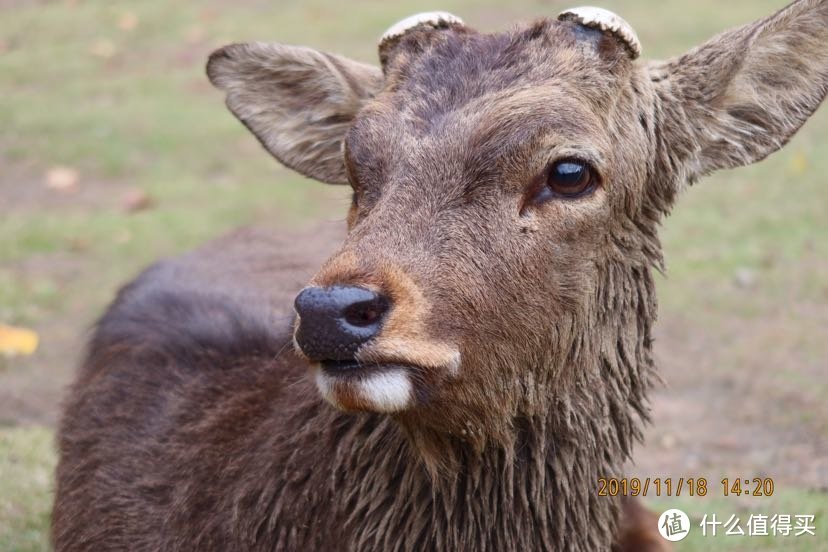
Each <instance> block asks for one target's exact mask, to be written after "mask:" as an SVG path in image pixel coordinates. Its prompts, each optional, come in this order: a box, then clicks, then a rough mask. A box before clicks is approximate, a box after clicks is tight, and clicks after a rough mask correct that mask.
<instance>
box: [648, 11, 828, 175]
mask: <svg viewBox="0 0 828 552" xmlns="http://www.w3.org/2000/svg"><path fill="white" fill-rule="evenodd" d="M649 71H650V76H651V78H652V80H653V81H654V84H655V87H656V92H657V98H658V99H657V106H656V113H657V117H659V118H660V119H661V120H660V121H659V122H658V123H657V124H658V126H659V129H661V130H662V132H663V143H662V147H663V148H664V150H665V151H663V152H662V153H663V154H665V155H668V156H669V157H670V161H669V163H670V165H671V167H672V168H673V169H678V170H679V171H680V172H681V177H682V180H688V181H691V182H692V181H694V180H695V179H697V178H698V177H700V176H703V175H705V174H708V173H710V172H712V171H715V170H718V169H724V168H731V167H738V166H742V165H747V164H750V163H753V162H756V161H759V160H761V159H764V158H765V157H767V156H768V155H770V154H771V153H773V152H775V151H776V150H778V149H779V148H781V147H782V146H783V145H785V144H786V143H787V141H788V140H789V139H790V138H791V136H793V135H794V134H795V133H796V131H797V130H799V128H800V127H801V126H802V124H803V123H804V122H805V121H806V120H807V119H808V117H809V116H810V115H811V114H812V113H813V112H814V111H816V109H817V108H818V107H819V105H820V103H821V102H822V100H823V99H824V98H825V95H826V91H828V1H825V0H798V1H797V2H794V3H793V4H791V5H790V6H788V7H787V8H785V9H783V10H781V11H780V12H778V13H776V14H775V15H772V16H770V17H768V18H766V19H763V20H760V21H757V22H755V23H752V24H749V25H745V26H744V27H740V28H737V29H733V30H731V31H728V32H725V33H723V34H721V35H719V36H717V37H715V38H713V39H712V40H710V41H709V42H707V43H706V44H703V45H702V46H699V47H698V48H695V49H694V50H691V51H690V52H688V53H687V54H685V55H683V56H680V57H678V58H676V59H673V60H669V61H666V62H659V63H654V64H653V65H651V66H650V68H649Z"/></svg>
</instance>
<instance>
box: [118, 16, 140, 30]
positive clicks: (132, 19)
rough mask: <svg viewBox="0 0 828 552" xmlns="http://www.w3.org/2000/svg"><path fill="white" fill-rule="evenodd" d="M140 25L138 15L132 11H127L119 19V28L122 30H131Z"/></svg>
mask: <svg viewBox="0 0 828 552" xmlns="http://www.w3.org/2000/svg"><path fill="white" fill-rule="evenodd" d="M137 26H138V16H137V15H135V14H134V13H132V12H126V13H124V14H123V15H121V17H120V19H118V28H119V29H121V30H122V31H131V30H133V29H134V28H135V27H137Z"/></svg>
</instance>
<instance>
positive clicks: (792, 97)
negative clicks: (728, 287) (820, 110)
mask: <svg viewBox="0 0 828 552" xmlns="http://www.w3.org/2000/svg"><path fill="white" fill-rule="evenodd" d="M825 5H826V4H825V3H818V2H800V3H799V4H798V7H799V9H798V10H795V9H793V8H790V9H788V10H787V11H783V12H780V14H777V16H775V18H776V19H775V20H766V21H762V22H759V23H757V24H754V25H753V26H748V27H745V28H743V29H738V30H736V31H732V32H730V33H728V34H725V35H722V36H720V37H718V38H717V39H714V40H713V41H712V42H710V43H708V44H707V45H705V46H703V47H701V48H700V49H697V50H695V51H693V52H691V53H690V54H688V55H686V56H683V57H682V58H679V59H677V60H674V61H669V62H664V63H660V64H649V65H644V64H641V63H639V62H636V61H635V57H636V56H637V54H638V50H639V46H638V43H637V39H636V38H635V34H634V33H633V31H632V30H631V28H629V26H628V25H627V24H626V23H625V22H623V21H622V20H620V18H618V17H617V16H615V15H613V14H609V13H608V12H602V11H589V10H588V11H578V10H576V11H573V12H565V15H564V16H563V17H562V18H561V19H560V20H542V21H539V22H537V23H535V24H532V25H529V26H525V27H522V28H518V29H516V30H513V31H511V32H508V33H501V34H480V33H477V32H475V31H473V30H472V29H470V28H468V27H466V26H464V25H463V24H462V23H461V22H460V21H459V20H458V19H457V18H454V17H453V16H450V15H448V14H436V15H432V16H428V17H425V18H420V19H415V20H413V21H409V22H404V23H402V24H401V25H400V26H396V27H394V28H392V29H391V30H390V31H389V33H387V34H386V36H385V37H384V38H383V40H382V42H381V44H380V60H381V62H382V68H381V69H379V68H374V67H371V66H368V65H364V64H361V63H357V62H354V61H351V60H348V59H345V58H342V57H338V56H334V55H330V54H325V53H321V52H317V51H315V50H311V49H308V48H300V47H291V46H282V45H268V44H261V43H255V44H247V45H232V46H229V47H226V48H223V49H221V50H219V51H218V52H216V53H214V54H213V56H211V59H210V63H209V65H208V74H209V76H210V78H211V80H212V81H213V82H214V84H216V85H217V86H219V87H220V88H222V89H224V90H226V91H227V94H228V96H227V102H228V106H229V107H230V109H231V110H232V111H233V112H234V113H235V114H236V115H237V116H238V117H239V118H240V119H241V120H242V121H243V122H244V123H245V124H246V125H247V126H248V128H250V129H251V130H252V131H253V132H254V134H256V136H257V137H258V138H259V140H260V141H261V142H262V144H263V145H264V146H265V147H266V148H267V149H268V150H269V151H270V152H271V153H273V154H274V155H275V156H276V157H277V158H278V159H279V160H281V161H282V162H283V163H284V164H286V165H288V166H290V167H292V168H294V169H296V170H298V171H299V172H301V173H303V174H305V175H308V176H311V177H313V178H316V179H318V180H322V181H325V182H330V183H339V184H346V183H347V184H350V186H351V187H352V188H353V203H352V205H351V208H350V210H349V213H348V228H349V233H348V237H347V239H346V240H345V242H344V243H343V244H342V247H341V249H340V250H339V251H338V253H336V254H335V255H334V256H333V257H332V258H331V259H330V260H329V261H328V262H327V263H326V264H325V265H324V266H323V267H322V268H321V270H320V271H319V273H318V274H317V275H316V276H315V277H314V278H313V280H312V281H311V282H309V284H308V287H306V288H305V289H304V290H303V291H302V292H301V293H300V294H299V296H298V297H297V299H296V310H297V312H298V314H299V317H298V321H297V326H296V333H295V342H296V345H297V349H298V350H299V352H300V353H301V354H303V355H304V356H305V357H307V358H308V360H309V363H310V365H311V369H312V371H313V373H314V377H315V378H316V382H317V385H318V387H319V390H320V391H321V393H322V394H323V396H324V397H325V398H326V399H327V400H328V401H329V402H331V403H332V404H333V405H335V406H337V407H339V408H342V409H345V410H365V411H376V412H388V413H396V414H397V415H398V416H400V417H402V418H406V417H408V418H409V419H410V418H411V417H416V418H417V420H418V423H425V424H427V425H429V426H431V427H435V428H439V429H442V430H445V431H448V432H450V433H454V434H458V435H471V434H480V433H485V432H486V431H497V429H496V428H497V426H498V425H499V424H501V423H502V422H504V421H505V420H510V419H512V418H514V417H515V416H517V415H532V414H533V413H536V411H537V410H542V409H543V408H546V407H548V405H549V404H550V401H555V400H561V401H565V400H566V394H567V393H568V392H569V391H570V390H571V389H572V388H573V386H575V385H581V384H589V383H590V382H593V383H596V382H598V381H599V380H602V379H603V380H606V374H603V375H602V373H601V370H602V368H601V366H602V362H601V357H602V355H603V354H605V353H607V351H608V350H612V351H613V354H618V351H619V348H621V347H625V348H627V349H629V350H627V351H621V353H622V356H626V357H629V359H628V360H629V362H628V363H629V365H630V366H637V365H639V364H644V365H646V366H649V354H648V353H649V345H650V337H649V327H650V323H651V321H652V319H653V318H654V303H653V298H652V297H651V290H652V282H651V280H650V269H651V267H652V266H653V265H656V266H658V265H659V264H660V262H661V256H660V247H659V244H658V240H657V237H656V226H657V224H658V221H659V219H660V217H661V216H662V215H663V214H664V213H666V212H667V211H668V210H669V208H670V207H671V205H672V202H673V198H674V196H675V193H676V192H677V191H678V190H679V189H680V187H681V186H682V185H683V184H684V182H687V181H692V180H694V179H696V178H697V177H699V176H701V175H703V174H706V173H708V172H710V171H712V170H714V169H718V168H723V167H731V166H736V165H741V164H746V163H749V162H752V161H755V160H758V159H761V158H762V157H764V156H765V155H767V154H769V153H770V152H771V151H773V150H775V149H777V148H778V147H780V146H781V144H783V143H784V142H785V141H786V140H787V139H788V137H790V135H791V134H792V133H793V132H795V131H796V129H797V128H798V127H799V126H800V125H801V124H802V122H804V120H805V118H807V116H808V115H809V114H810V113H811V112H812V111H813V110H814V109H816V107H817V106H818V104H819V102H820V101H821V99H822V97H824V95H825V90H826V82H828V77H827V76H826V74H828V69H826V68H828V53H826V49H825V47H824V44H825V41H826V40H828V37H826V31H825V27H826V19H828V13H826V12H828V8H826V7H825ZM809 12H810V13H809ZM816 12H818V13H817V17H815V16H814V15H815V13H816ZM820 18H821V19H820ZM809 33H810V34H809ZM820 41H822V42H820ZM745 52H747V53H745ZM808 56H810V57H808ZM793 60H796V62H797V63H792V61H793ZM783 89H784V92H783ZM585 374H586V375H585ZM590 374H591V375H590ZM576 382H577V383H576ZM631 392H632V391H631Z"/></svg>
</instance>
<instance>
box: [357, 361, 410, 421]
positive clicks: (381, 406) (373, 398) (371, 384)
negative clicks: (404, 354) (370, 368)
mask: <svg viewBox="0 0 828 552" xmlns="http://www.w3.org/2000/svg"><path fill="white" fill-rule="evenodd" d="M357 387H358V389H359V395H360V397H361V398H362V399H363V400H364V401H366V402H369V403H371V404H373V405H374V407H375V410H376V412H389V413H390V412H399V411H400V410H403V409H405V408H406V407H407V406H408V404H409V403H410V402H411V395H412V393H413V391H414V388H413V386H412V385H411V379H410V378H409V377H408V374H406V373H405V371H404V370H401V369H392V370H387V371H384V372H379V373H376V374H371V375H369V376H368V377H366V378H364V379H361V380H360V381H359V383H358V384H357Z"/></svg>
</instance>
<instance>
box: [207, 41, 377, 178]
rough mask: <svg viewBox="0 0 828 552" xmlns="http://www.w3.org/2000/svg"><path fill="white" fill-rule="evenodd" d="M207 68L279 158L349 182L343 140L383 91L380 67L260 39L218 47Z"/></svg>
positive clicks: (233, 106)
mask: <svg viewBox="0 0 828 552" xmlns="http://www.w3.org/2000/svg"><path fill="white" fill-rule="evenodd" d="M207 76H208V77H209V79H210V82H212V83H213V85H215V86H216V87H217V88H219V89H221V90H224V91H225V92H226V93H227V107H229V108H230V111H232V112H233V114H234V115H235V116H236V117H238V118H239V120H240V121H241V122H242V123H244V125H245V126H246V127H247V128H248V129H250V131H251V132H252V133H253V134H254V135H255V136H256V138H258V139H259V141H260V142H261V143H262V145H263V146H264V147H265V148H266V149H267V150H268V151H269V152H270V153H272V154H273V156H274V157H276V159H278V160H279V161H281V162H282V163H283V164H284V165H286V166H288V167H290V168H292V169H294V170H296V171H298V172H300V173H302V174H303V175H305V176H309V177H311V178H315V179H316V180H321V181H322V182H327V183H330V184H345V183H347V182H348V178H347V176H346V172H345V162H344V158H343V155H342V142H343V140H344V138H345V133H346V132H347V130H348V128H349V126H350V124H351V121H352V120H353V118H354V116H355V115H356V114H357V112H358V111H359V110H360V109H361V107H362V106H363V105H364V103H365V102H366V101H367V100H368V99H370V98H371V97H372V96H373V95H374V94H376V93H377V91H379V89H380V87H381V85H382V72H381V71H380V69H379V68H376V67H372V66H370V65H366V64H363V63H359V62H356V61H352V60H350V59H346V58H343V57H340V56H335V55H332V54H327V53H324V52H319V51H317V50H314V49H311V48H304V47H299V46H285V45H282V44H266V43H261V42H253V43H248V44H231V45H230V46H225V47H224V48H221V49H219V50H217V51H215V52H213V54H212V55H211V56H210V59H209V61H208V62H207Z"/></svg>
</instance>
